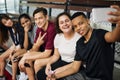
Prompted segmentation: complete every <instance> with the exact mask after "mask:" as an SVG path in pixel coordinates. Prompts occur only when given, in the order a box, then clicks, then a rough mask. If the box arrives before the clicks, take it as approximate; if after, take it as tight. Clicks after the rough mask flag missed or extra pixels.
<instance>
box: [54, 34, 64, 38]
mask: <svg viewBox="0 0 120 80" xmlns="http://www.w3.org/2000/svg"><path fill="white" fill-rule="evenodd" d="M62 37H63V34H62V33H59V34H56V36H55V38H57V39H60V38H62Z"/></svg>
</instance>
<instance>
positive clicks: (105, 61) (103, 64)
mask: <svg viewBox="0 0 120 80" xmlns="http://www.w3.org/2000/svg"><path fill="white" fill-rule="evenodd" d="M106 32H107V31H105V30H102V29H94V30H93V33H92V35H91V38H90V40H89V41H88V42H87V43H84V41H85V38H84V37H82V38H80V39H79V40H78V42H77V46H76V56H75V60H76V61H83V62H84V63H85V65H86V68H85V72H86V75H87V76H88V77H91V78H101V80H112V75H113V63H114V53H113V50H112V48H111V43H107V42H106V41H105V39H104V36H105V33H106Z"/></svg>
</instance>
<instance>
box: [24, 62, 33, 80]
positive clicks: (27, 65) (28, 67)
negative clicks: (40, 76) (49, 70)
mask: <svg viewBox="0 0 120 80" xmlns="http://www.w3.org/2000/svg"><path fill="white" fill-rule="evenodd" d="M33 66H34V64H33V61H27V62H26V63H25V69H26V74H27V75H28V78H29V80H35V71H34V68H33Z"/></svg>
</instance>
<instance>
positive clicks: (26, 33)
mask: <svg viewBox="0 0 120 80" xmlns="http://www.w3.org/2000/svg"><path fill="white" fill-rule="evenodd" d="M24 35H25V36H24V44H23V46H24V48H25V49H27V48H28V44H29V40H28V32H27V31H25V33H24Z"/></svg>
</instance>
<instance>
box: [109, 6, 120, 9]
mask: <svg viewBox="0 0 120 80" xmlns="http://www.w3.org/2000/svg"><path fill="white" fill-rule="evenodd" d="M110 7H111V8H114V9H117V10H120V7H119V6H118V5H111V6H110Z"/></svg>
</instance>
